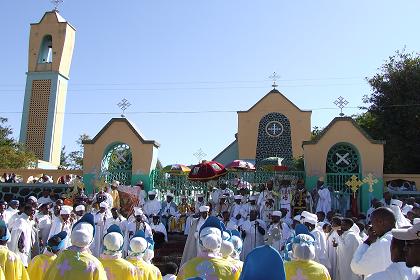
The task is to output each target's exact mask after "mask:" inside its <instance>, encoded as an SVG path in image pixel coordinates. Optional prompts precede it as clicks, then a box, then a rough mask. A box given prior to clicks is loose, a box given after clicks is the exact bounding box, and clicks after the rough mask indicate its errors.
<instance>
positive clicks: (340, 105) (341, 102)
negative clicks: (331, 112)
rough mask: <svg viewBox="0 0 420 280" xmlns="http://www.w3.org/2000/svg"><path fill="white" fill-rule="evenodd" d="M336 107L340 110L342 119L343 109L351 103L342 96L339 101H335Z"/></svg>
mask: <svg viewBox="0 0 420 280" xmlns="http://www.w3.org/2000/svg"><path fill="white" fill-rule="evenodd" d="M334 104H335V106H337V107H338V108H340V117H342V116H344V113H343V108H344V107H346V105H347V104H349V102H348V101H347V100H345V99H344V98H343V97H342V96H340V97H338V98H337V100H335V101H334Z"/></svg>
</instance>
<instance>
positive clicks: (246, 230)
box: [240, 210, 267, 261]
mask: <svg viewBox="0 0 420 280" xmlns="http://www.w3.org/2000/svg"><path fill="white" fill-rule="evenodd" d="M266 230H267V226H266V223H265V222H264V221H263V220H261V219H258V213H257V211H255V210H252V211H251V213H250V216H249V219H248V220H246V221H245V222H243V223H242V225H241V227H240V232H241V236H242V239H243V240H244V242H243V247H242V252H241V257H240V259H241V260H242V261H243V260H245V258H246V256H247V255H248V254H249V253H250V252H251V251H252V250H253V249H254V248H255V247H258V246H261V245H263V244H264V235H265V233H266Z"/></svg>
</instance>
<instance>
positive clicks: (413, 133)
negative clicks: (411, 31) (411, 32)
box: [356, 51, 420, 173]
mask: <svg viewBox="0 0 420 280" xmlns="http://www.w3.org/2000/svg"><path fill="white" fill-rule="evenodd" d="M367 80H368V82H369V84H370V85H371V87H372V93H371V95H370V96H367V97H366V98H365V100H364V102H365V103H366V104H367V113H365V114H362V115H360V116H358V117H357V118H356V121H357V122H358V123H359V124H360V125H361V126H362V128H364V129H365V130H366V131H367V132H368V133H369V134H370V135H371V136H372V137H373V138H374V139H380V140H385V141H386V145H385V164H384V171H385V172H387V173H419V172H420V141H419V139H420V129H419V128H420V57H419V55H418V54H412V53H406V52H405V51H402V52H396V54H395V55H393V56H391V57H390V58H389V59H388V60H387V61H386V62H385V63H384V65H382V67H381V68H380V69H379V73H377V74H376V75H374V76H373V77H372V78H368V79H367Z"/></svg>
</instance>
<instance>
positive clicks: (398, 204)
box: [390, 199, 403, 208]
mask: <svg viewBox="0 0 420 280" xmlns="http://www.w3.org/2000/svg"><path fill="white" fill-rule="evenodd" d="M390 204H391V205H395V206H398V207H400V208H401V207H402V205H403V202H402V201H401V200H398V199H391V203H390Z"/></svg>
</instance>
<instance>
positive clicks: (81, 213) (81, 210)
mask: <svg viewBox="0 0 420 280" xmlns="http://www.w3.org/2000/svg"><path fill="white" fill-rule="evenodd" d="M74 213H76V218H75V221H76V222H78V221H79V220H80V219H81V218H82V217H83V216H84V215H85V213H86V207H85V206H84V205H82V204H81V205H77V206H76V207H74Z"/></svg>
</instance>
